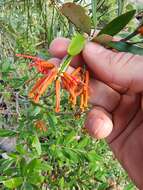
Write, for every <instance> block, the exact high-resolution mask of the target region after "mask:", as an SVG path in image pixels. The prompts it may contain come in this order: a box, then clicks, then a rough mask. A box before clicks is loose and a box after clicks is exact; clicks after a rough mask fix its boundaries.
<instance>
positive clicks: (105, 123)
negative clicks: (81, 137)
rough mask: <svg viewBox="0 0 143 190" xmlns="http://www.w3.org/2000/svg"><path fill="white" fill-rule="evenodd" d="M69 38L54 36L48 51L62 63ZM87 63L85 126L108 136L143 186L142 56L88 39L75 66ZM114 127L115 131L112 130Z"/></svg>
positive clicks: (138, 183) (134, 176)
mask: <svg viewBox="0 0 143 190" xmlns="http://www.w3.org/2000/svg"><path fill="white" fill-rule="evenodd" d="M69 42H70V41H69V40H68V39H65V38H59V39H55V40H54V41H53V42H52V43H51V45H50V49H49V51H50V52H51V54H52V55H53V56H54V57H56V58H58V59H53V60H54V61H57V62H60V59H61V58H63V57H64V56H65V55H66V53H67V51H66V50H67V47H68V45H69ZM83 62H85V63H86V64H87V66H88V68H89V70H90V71H91V78H90V89H89V91H90V98H89V102H90V103H91V104H92V105H93V109H92V110H91V111H90V112H89V113H88V115H87V119H86V122H85V127H86V129H87V131H88V132H89V134H90V135H91V136H92V137H95V138H98V139H100V138H105V137H106V139H107V142H108V143H109V145H110V147H111V149H112V151H113V152H114V154H115V155H116V157H117V159H118V160H119V161H120V162H121V164H122V165H123V167H124V168H125V169H126V170H127V172H128V174H129V176H130V177H131V178H132V180H133V181H134V182H135V183H136V185H137V186H138V187H139V188H140V189H143V180H142V178H143V162H142V160H143V152H142V150H143V138H142V134H143V110H142V106H141V104H142V103H141V102H142V92H143V57H142V56H138V55H132V54H129V53H117V52H113V51H111V50H107V49H105V48H104V47H102V46H100V45H98V44H95V43H92V42H89V43H87V45H86V46H85V48H84V50H83V52H82V55H78V56H76V57H75V58H74V60H73V61H72V66H73V67H77V63H78V64H80V63H83ZM112 129H113V130H112Z"/></svg>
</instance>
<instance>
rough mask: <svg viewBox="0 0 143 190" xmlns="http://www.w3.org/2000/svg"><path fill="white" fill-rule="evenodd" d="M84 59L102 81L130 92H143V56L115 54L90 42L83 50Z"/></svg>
mask: <svg viewBox="0 0 143 190" xmlns="http://www.w3.org/2000/svg"><path fill="white" fill-rule="evenodd" d="M83 57H84V59H85V61H86V63H87V65H88V66H89V67H90V69H91V70H92V71H93V72H94V74H95V76H97V77H98V78H99V79H100V80H102V81H104V82H106V83H109V84H115V85H119V86H121V87H123V88H126V89H127V90H129V91H133V92H141V91H143V56H139V55H133V54H130V53H124V52H113V51H112V50H109V49H105V48H104V47H103V46H101V45H99V44H96V43H93V42H89V43H87V45H86V46H85V48H84V50H83Z"/></svg>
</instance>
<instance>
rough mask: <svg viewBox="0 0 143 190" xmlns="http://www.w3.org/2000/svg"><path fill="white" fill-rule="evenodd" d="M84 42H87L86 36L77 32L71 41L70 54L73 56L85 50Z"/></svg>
mask: <svg viewBox="0 0 143 190" xmlns="http://www.w3.org/2000/svg"><path fill="white" fill-rule="evenodd" d="M84 44H85V38H84V36H83V35H81V34H79V33H77V34H76V35H75V36H74V37H73V38H72V40H71V43H70V45H69V47H68V54H69V55H71V56H75V55H77V54H79V53H80V52H81V51H82V50H83V48H84Z"/></svg>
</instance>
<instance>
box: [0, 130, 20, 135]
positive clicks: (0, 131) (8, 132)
mask: <svg viewBox="0 0 143 190" xmlns="http://www.w3.org/2000/svg"><path fill="white" fill-rule="evenodd" d="M15 135H17V132H16V131H12V130H8V129H0V137H9V136H15Z"/></svg>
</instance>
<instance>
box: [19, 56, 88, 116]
mask: <svg viewBox="0 0 143 190" xmlns="http://www.w3.org/2000/svg"><path fill="white" fill-rule="evenodd" d="M16 56H18V57H23V58H29V59H32V61H33V63H32V64H30V66H31V67H36V69H37V71H38V72H40V73H42V74H43V76H42V77H41V78H39V79H38V80H37V81H36V83H35V85H34V86H33V88H32V89H31V91H30V92H29V97H30V98H31V99H33V101H34V102H35V103H38V102H39V99H40V97H41V95H43V94H44V93H45V91H46V90H47V88H48V86H49V85H50V84H51V83H52V82H55V91H56V108H55V111H56V112H59V111H60V89H61V87H63V88H64V89H66V90H67V91H68V92H69V94H70V98H69V99H70V102H71V103H72V105H73V106H75V105H76V103H77V97H78V96H80V109H81V110H82V111H84V109H85V108H86V107H87V104H88V84H89V72H88V71H87V70H86V71H84V69H82V68H81V67H78V68H77V69H75V70H74V71H73V72H72V73H71V74H68V73H67V72H59V70H58V68H57V67H56V66H55V65H54V64H52V63H49V62H48V61H45V60H42V59H40V58H37V57H33V56H28V55H23V54H16ZM59 73H60V74H59Z"/></svg>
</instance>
